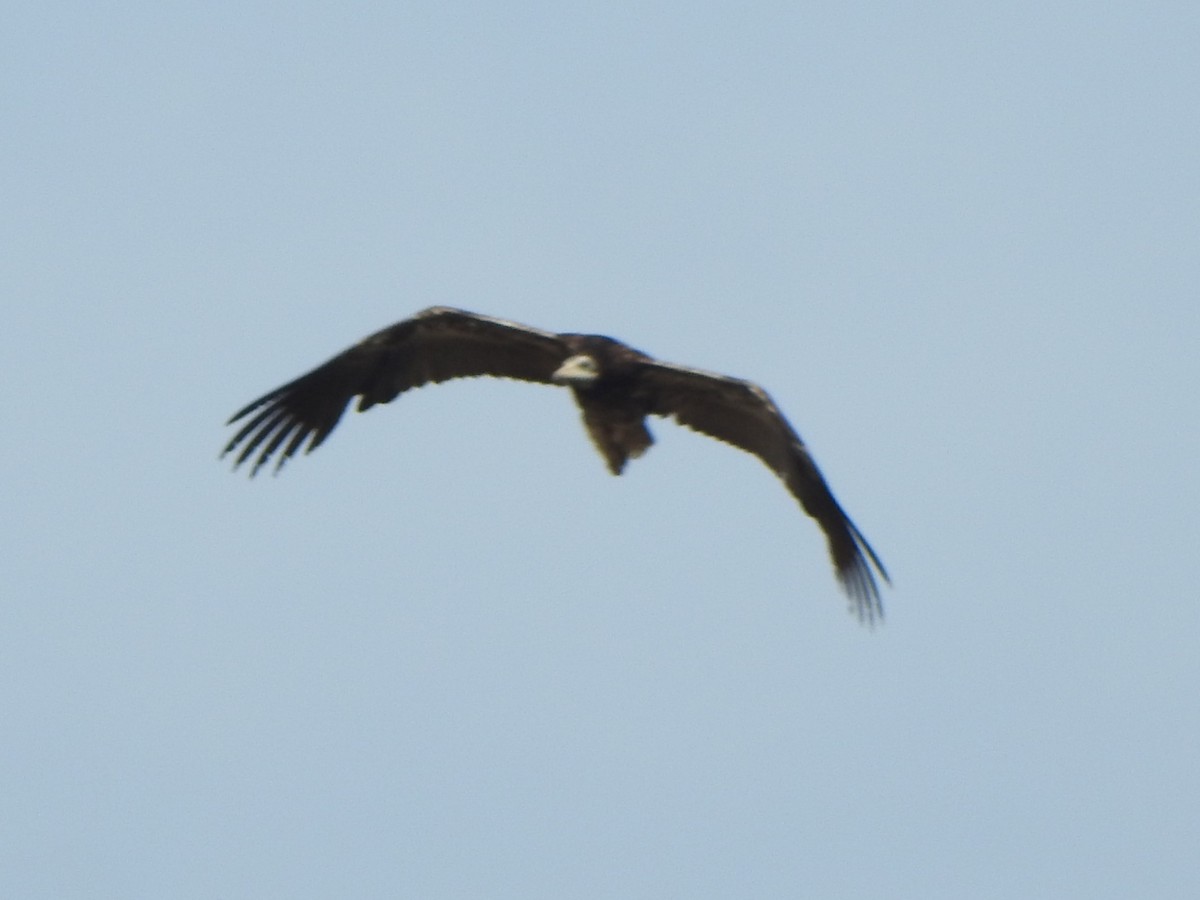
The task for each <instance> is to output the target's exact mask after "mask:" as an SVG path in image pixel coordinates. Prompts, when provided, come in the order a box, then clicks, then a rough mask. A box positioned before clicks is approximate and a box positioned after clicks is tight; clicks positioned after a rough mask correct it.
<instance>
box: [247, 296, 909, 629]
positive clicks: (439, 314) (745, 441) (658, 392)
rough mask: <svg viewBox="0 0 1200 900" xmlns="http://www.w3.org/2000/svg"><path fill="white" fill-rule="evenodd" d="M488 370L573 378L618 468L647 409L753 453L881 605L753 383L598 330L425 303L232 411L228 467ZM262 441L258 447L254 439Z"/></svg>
mask: <svg viewBox="0 0 1200 900" xmlns="http://www.w3.org/2000/svg"><path fill="white" fill-rule="evenodd" d="M475 376H493V377H498V378H515V379H519V380H522V381H532V382H538V383H542V384H559V385H564V386H568V387H570V388H571V390H572V393H573V394H574V396H575V401H576V403H577V404H578V406H579V408H580V410H581V412H582V414H583V421H584V425H585V427H586V428H587V431H588V434H589V436H590V437H591V439H592V442H593V443H594V444H595V445H596V448H597V449H598V450H599V451H600V454H601V455H602V456H603V457H604V460H605V462H606V464H607V465H608V469H609V471H610V472H612V473H613V474H614V475H619V474H620V473H621V471H622V470H623V469H624V467H625V464H626V463H627V462H628V460H629V459H631V458H636V457H638V456H641V455H642V454H643V453H644V452H645V451H646V450H647V449H649V447H650V445H651V444H652V443H653V438H652V437H651V435H650V432H649V431H648V430H647V428H646V424H645V419H646V417H647V416H649V415H655V416H663V417H674V418H675V419H676V420H677V421H678V422H680V423H681V424H683V425H686V426H688V427H689V428H692V429H694V430H696V431H699V432H701V433H703V434H707V435H709V436H710V437H714V438H717V439H718V440H722V441H725V442H727V443H730V444H733V445H734V446H736V447H739V448H741V449H742V450H745V451H747V452H749V453H752V454H754V455H755V456H757V457H758V458H759V459H761V460H762V461H763V462H764V463H765V464H766V465H767V467H768V468H770V469H771V470H772V471H773V472H774V473H775V474H776V475H777V476H778V477H779V478H780V479H781V480H782V481H783V482H784V484H785V485H786V486H787V488H788V490H789V491H790V492H791V493H792V495H793V496H795V497H796V499H797V500H798V501H799V502H800V504H801V506H802V507H803V508H804V510H805V512H807V513H808V514H809V515H810V516H812V518H814V519H815V520H816V521H817V523H818V524H819V525H820V526H821V529H822V530H823V531H824V532H825V537H826V540H827V541H828V544H829V551H830V555H831V556H832V558H833V563H834V568H835V570H836V571H837V575H838V578H839V580H840V581H841V582H842V585H843V587H844V588H845V590H846V592H847V593H848V594H849V595H850V597H851V599H852V600H853V601H854V602H855V605H856V609H857V612H858V614H859V616H860V617H862V618H864V619H867V620H869V621H873V620H874V619H875V618H877V617H879V616H880V615H882V607H881V605H880V601H879V590H878V586H877V584H876V582H875V577H874V574H873V572H872V567H874V571H875V572H878V573H879V575H880V576H881V577H882V578H883V579H884V580H885V581H886V580H887V573H886V571H885V570H884V568H883V564H882V563H881V562H880V561H879V558H878V557H877V556H876V555H875V553H874V551H873V550H872V549H871V547H870V545H869V544H867V542H866V539H865V538H863V536H862V534H861V533H860V532H859V531H858V529H857V528H856V527H855V526H854V523H853V522H851V521H850V519H849V517H848V516H847V515H846V514H845V512H843V510H842V508H841V507H840V506H839V505H838V502H837V500H836V499H835V498H834V496H833V493H832V492H831V491H830V490H829V487H828V485H827V484H826V483H825V480H824V478H823V477H822V476H821V473H820V471H819V470H818V469H817V466H816V464H815V463H814V462H813V460H812V458H811V457H810V456H809V454H808V451H807V449H806V448H805V446H804V443H803V441H801V440H800V437H799V436H798V435H797V434H796V432H795V431H794V430H793V429H792V428H791V426H790V425H789V424H788V423H787V420H786V419H785V418H784V417H783V415H782V414H781V413H780V412H779V410H778V409H777V408H776V406H775V404H774V403H773V402H772V401H771V398H770V397H769V396H767V394H766V392H765V391H763V390H762V389H761V388H760V387H758V386H757V385H754V384H751V383H750V382H748V381H742V380H740V379H736V378H728V377H726V376H723V375H716V374H713V373H711V372H704V371H701V370H698V369H689V368H685V367H683V366H676V365H671V364H667V363H662V362H659V361H657V360H655V359H654V358H653V357H650V356H648V355H646V354H645V353H642V352H640V351H638V350H634V349H633V348H632V347H630V346H628V345H626V344H623V343H621V342H620V341H617V340H614V339H612V338H609V337H604V336H601V335H588V334H554V333H552V332H547V331H541V330H539V329H535V328H530V327H528V326H525V325H519V324H517V323H515V322H508V321H505V320H503V319H495V318H491V317H489V316H481V315H478V314H476V313H469V312H465V311H463V310H457V309H450V308H448V307H433V308H431V309H427V310H424V311H422V312H419V313H417V314H416V315H415V316H412V317H411V318H408V319H405V320H404V321H402V322H398V323H396V324H395V325H392V326H390V327H388V328H385V329H383V330H382V331H378V332H376V333H375V334H373V335H370V336H369V337H367V338H365V339H364V340H362V341H360V342H359V343H357V344H355V345H354V346H353V347H350V348H349V349H347V350H345V351H344V352H342V353H340V354H338V355H337V356H335V357H334V358H333V359H331V360H329V361H328V362H326V363H325V364H324V365H321V366H318V367H317V368H316V369H314V370H312V371H311V372H309V373H307V374H305V375H302V376H300V377H299V378H297V379H296V380H294V381H291V382H288V383H287V384H285V385H283V386H281V387H279V388H276V389H275V390H274V391H271V392H270V393H268V394H266V395H264V396H262V397H260V398H259V399H258V400H255V401H254V402H253V403H251V404H249V405H248V406H246V407H244V408H243V409H241V410H239V411H238V412H237V413H235V414H234V416H233V417H232V418H231V419H230V420H229V421H230V424H232V423H233V422H236V421H239V420H241V419H247V421H246V422H245V424H244V425H243V426H242V428H241V429H240V430H239V431H238V432H237V433H236V434H235V435H234V436H233V438H232V439H231V440H230V441H229V443H228V444H227V445H226V447H225V451H224V452H225V453H230V452H233V451H235V450H236V451H238V453H237V457H236V462H235V468H236V467H237V466H239V465H241V464H242V463H243V462H246V461H247V460H248V459H249V458H250V457H252V456H254V455H255V453H256V452H257V458H256V459H255V460H254V464H253V466H252V468H251V475H253V474H255V473H256V472H257V471H258V470H259V469H260V468H262V467H263V466H264V465H266V464H267V463H268V462H270V460H271V459H272V458H274V457H276V454H278V456H277V461H276V469H278V468H280V467H282V466H283V464H284V463H285V462H286V461H287V460H288V459H289V458H290V457H291V456H293V455H294V454H295V453H296V452H297V451H298V450H299V449H300V448H301V447H302V446H303V447H304V449H305V452H309V451H311V450H313V449H315V448H316V447H317V446H319V445H320V444H321V443H322V442H323V441H324V440H325V438H326V437H328V435H329V433H330V432H331V431H332V430H333V428H334V426H336V425H337V423H338V420H339V419H340V418H341V416H342V413H343V412H344V411H345V409H346V406H347V405H348V404H349V402H350V401H351V400H352V399H353V398H354V397H358V398H359V401H358V410H359V411H360V412H361V411H363V410H366V409H369V408H370V407H372V406H374V405H375V404H377V403H388V402H390V401H391V400H393V399H395V398H396V397H397V396H398V395H399V394H401V393H403V392H404V391H406V390H409V389H411V388H415V387H420V386H421V385H423V384H428V383H431V382H441V381H447V380H449V379H452V378H464V377H475ZM260 448H261V449H260Z"/></svg>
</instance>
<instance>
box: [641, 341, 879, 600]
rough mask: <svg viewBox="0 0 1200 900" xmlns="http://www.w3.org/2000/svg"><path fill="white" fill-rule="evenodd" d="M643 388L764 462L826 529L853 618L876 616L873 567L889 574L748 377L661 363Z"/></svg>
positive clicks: (693, 424)
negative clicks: (853, 609) (854, 609)
mask: <svg viewBox="0 0 1200 900" xmlns="http://www.w3.org/2000/svg"><path fill="white" fill-rule="evenodd" d="M641 387H642V389H643V390H644V391H645V396H646V399H647V401H648V403H649V405H650V408H651V411H652V412H653V413H654V414H655V415H659V416H667V417H672V416H673V417H674V418H675V419H676V420H677V421H678V422H679V423H680V424H682V425H686V426H688V427H689V428H692V429H694V430H696V431H699V432H701V433H702V434H706V435H708V436H709V437H714V438H716V439H718V440H721V441H725V442H726V443H729V444H732V445H733V446H735V447H738V448H740V449H742V450H745V451H746V452H748V453H753V454H754V455H755V456H757V457H758V458H759V459H761V460H762V461H763V462H764V463H766V465H767V467H768V468H769V469H770V470H771V471H772V472H774V473H775V474H776V475H778V476H779V478H780V479H781V480H782V481H783V483H784V484H785V485H787V488H788V490H789V491H791V493H792V495H793V496H794V497H795V498H796V499H797V500H799V501H800V505H801V506H802V507H803V508H804V511H805V512H806V513H808V515H809V516H811V517H812V518H813V519H815V520H816V521H817V524H818V525H820V527H821V530H822V531H823V532H824V533H825V538H826V541H827V542H828V544H829V554H830V556H831V557H832V559H833V565H834V568H835V569H836V571H837V576H838V580H839V581H840V582H841V583H842V587H843V588H844V589H845V591H846V593H847V594H848V595H849V597H850V598H851V600H853V601H854V604H855V608H856V611H857V613H858V615H859V617H860V618H862V619H864V620H866V621H874V620H875V619H876V618H879V617H881V616H882V614H883V607H882V604H881V603H880V600H879V587H878V585H877V584H876V582H875V573H876V572H877V573H878V574H879V576H880V577H881V578H883V580H884V581H885V582H887V581H888V580H889V579H888V575H887V572H886V570H885V569H884V567H883V563H882V562H880V560H879V557H878V556H876V555H875V551H873V550H872V549H871V546H870V545H869V544H868V543H867V541H866V539H865V538H864V537H863V536H862V533H861V532H860V531H859V530H858V528H856V527H855V525H854V523H853V522H852V521H851V520H850V517H849V516H847V515H846V513H845V512H844V511H843V510H842V507H841V506H840V505H839V504H838V502H837V500H836V499H835V498H834V496H833V492H832V491H830V489H829V485H827V484H826V483H825V479H824V478H823V477H822V475H821V472H820V470H818V469H817V464H816V463H815V462H813V459H812V457H811V456H810V455H809V453H808V450H807V448H805V446H804V442H803V441H802V440H800V436H799V435H798V434H796V432H795V431H794V430H793V429H792V427H791V425H789V424H788V421H787V419H785V418H784V417H783V414H782V413H781V412H780V411H779V408H778V407H776V406H775V404H774V402H772V400H771V398H770V397H769V396H768V395H767V393H766V391H764V390H763V389H762V388H760V387H759V386H758V385H756V384H752V383H750V382H748V381H741V380H739V379H736V378H727V377H725V376H723V375H716V374H713V373H710V372H704V371H700V370H698V369H689V368H685V367H683V366H675V365H668V364H664V363H648V364H647V365H646V366H645V368H644V371H643V375H642V383H641ZM872 567H873V568H874V571H872Z"/></svg>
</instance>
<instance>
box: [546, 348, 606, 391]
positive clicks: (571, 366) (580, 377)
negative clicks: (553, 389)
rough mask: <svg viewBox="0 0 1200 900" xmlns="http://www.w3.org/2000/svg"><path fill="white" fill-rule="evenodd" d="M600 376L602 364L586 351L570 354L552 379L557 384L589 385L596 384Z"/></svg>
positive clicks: (555, 371)
mask: <svg viewBox="0 0 1200 900" xmlns="http://www.w3.org/2000/svg"><path fill="white" fill-rule="evenodd" d="M599 377H600V364H599V363H598V362H596V360H595V358H594V357H591V356H588V355H587V354H586V353H577V354H575V355H574V356H569V357H567V359H566V360H565V361H564V362H563V364H562V365H561V366H559V367H558V368H557V369H555V370H554V374H553V375H551V376H550V380H551V381H553V382H554V383H555V384H565V385H568V386H570V387H587V386H588V385H590V384H594V383H595V381H596V379H597V378H599Z"/></svg>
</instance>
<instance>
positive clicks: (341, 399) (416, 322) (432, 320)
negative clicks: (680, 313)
mask: <svg viewBox="0 0 1200 900" xmlns="http://www.w3.org/2000/svg"><path fill="white" fill-rule="evenodd" d="M566 355H567V351H566V349H565V347H564V346H563V342H562V341H561V339H560V338H559V337H558V336H557V335H555V334H552V333H551V332H548V331H539V330H538V329H536V328H529V327H526V326H524V325H518V324H517V323H515V322H507V321H505V320H503V319H493V318H490V317H488V316H480V315H476V314H475V313H469V312H465V311H463V310H459V309H450V308H449V307H444V306H435V307H432V308H430V309H426V310H424V311H422V312H419V313H417V314H416V315H415V316H412V317H411V318H408V319H405V320H404V321H402V322H397V323H396V324H395V325H392V326H391V327H389V328H385V329H383V330H382V331H378V332H376V333H375V334H372V335H371V336H369V337H367V338H364V339H363V340H362V341H360V342H359V343H357V344H355V345H354V346H353V347H350V348H349V349H348V350H345V351H343V352H342V353H339V354H338V355H337V356H335V357H333V359H331V360H329V361H328V362H326V363H325V364H324V365H321V366H318V367H317V368H315V369H313V370H312V371H311V372H309V373H307V374H305V375H301V376H300V377H299V378H297V379H296V380H295V381H289V382H288V383H287V384H285V385H283V386H282V387H278V388H276V389H275V390H273V391H271V392H270V393H269V394H264V395H263V396H262V397H259V398H258V399H257V400H255V401H254V402H253V403H251V404H249V405H248V406H245V407H243V408H242V409H240V410H238V411H237V412H236V413H234V414H233V417H232V418H230V420H229V422H228V423H227V424H230V425H232V424H233V423H234V422H237V421H239V420H241V419H246V422H245V423H244V424H243V425H242V427H241V429H240V430H239V431H238V433H237V434H235V435H234V436H233V438H232V439H230V441H229V443H228V444H226V445H225V449H224V451H222V453H221V455H222V456H224V455H225V454H227V453H232V452H233V451H235V450H236V451H238V454H237V458H236V460H235V461H234V468H235V469H236V468H237V467H238V466H240V465H241V464H242V463H244V462H245V461H246V460H247V459H249V458H250V457H252V456H254V455H255V452H256V451H257V454H258V455H257V458H256V459H255V460H254V465H253V467H252V468H251V470H250V474H251V476H253V475H254V474H255V473H257V472H258V470H259V469H261V468H262V467H263V466H264V465H266V464H267V463H268V462H270V460H271V459H272V457H274V456H275V455H276V454H277V453H278V459H277V460H276V464H275V468H276V470H278V469H280V468H282V466H283V464H284V463H285V462H287V460H288V459H289V458H291V457H292V456H293V455H294V454H295V453H296V451H297V450H299V449H300V448H301V446H304V452H306V453H308V452H310V451H312V450H314V449H315V448H316V447H319V446H320V445H321V442H322V441H324V440H325V438H326V437H328V436H329V433H330V432H331V431H333V429H334V426H336V425H337V423H338V420H339V419H340V418H341V417H342V413H343V412H344V411H345V409H346V406H347V404H349V402H350V401H351V400H352V399H354V398H355V397H358V398H359V401H358V410H359V411H360V412H361V411H363V410H366V409H370V408H371V407H372V406H374V405H375V404H376V403H388V402H390V401H391V400H394V399H395V398H396V396H397V395H399V394H401V393H403V392H404V391H407V390H408V389H409V388H414V387H420V386H421V385H423V384H428V383H430V382H439V381H447V380H449V379H451V378H468V377H473V376H480V375H491V376H494V377H497V378H518V379H521V380H523V381H538V382H545V383H547V384H548V383H550V376H551V374H553V372H554V370H555V369H556V368H557V367H558V366H559V365H560V364H561V363H562V361H563V359H564V358H565V357H566ZM247 417H249V418H247ZM306 441H307V446H305V442H306Z"/></svg>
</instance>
